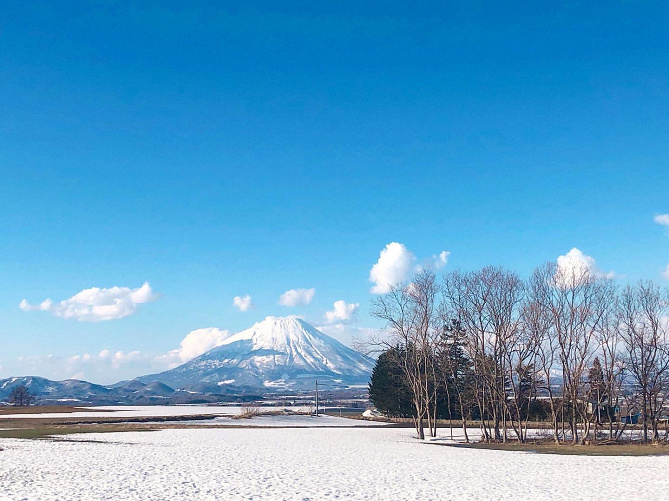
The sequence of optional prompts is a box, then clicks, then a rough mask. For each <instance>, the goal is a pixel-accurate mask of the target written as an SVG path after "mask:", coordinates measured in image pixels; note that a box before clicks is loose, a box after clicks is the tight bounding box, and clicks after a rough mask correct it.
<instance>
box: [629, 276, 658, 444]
mask: <svg viewBox="0 0 669 501" xmlns="http://www.w3.org/2000/svg"><path fill="white" fill-rule="evenodd" d="M668 300H669V296H668V295H667V292H666V291H664V292H663V291H661V290H660V288H659V287H658V286H657V285H655V284H654V283H653V282H639V283H638V284H637V285H636V286H634V287H631V286H627V287H626V288H625V289H624V290H623V292H622V294H621V296H620V300H619V303H618V304H619V306H618V328H619V332H620V337H621V338H622V340H623V342H624V344H625V351H626V355H627V369H628V371H629V373H630V376H631V379H632V381H633V383H634V384H635V390H636V392H637V393H638V396H639V400H640V408H641V414H642V418H643V440H644V442H648V441H649V435H648V432H649V430H648V428H649V426H650V428H651V438H652V440H653V441H657V440H659V430H658V423H659V419H660V417H661V416H660V415H661V412H662V408H663V404H664V401H665V398H666V395H667V390H668V389H669V388H668V386H669V346H668V344H667V341H668V339H667V336H668V328H667V324H666V319H667V317H668V316H669V308H668V306H667V305H668Z"/></svg>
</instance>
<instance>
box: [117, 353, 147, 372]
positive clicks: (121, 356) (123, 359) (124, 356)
mask: <svg viewBox="0 0 669 501" xmlns="http://www.w3.org/2000/svg"><path fill="white" fill-rule="evenodd" d="M141 357H142V355H141V353H140V352H139V351H137V350H135V351H131V352H128V353H124V352H123V351H117V352H116V353H114V356H113V357H112V358H111V364H112V367H114V368H115V369H118V368H119V367H120V366H122V365H125V364H128V363H130V362H135V361H136V360H139V359H140V358H141Z"/></svg>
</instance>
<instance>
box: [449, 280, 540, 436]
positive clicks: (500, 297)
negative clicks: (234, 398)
mask: <svg viewBox="0 0 669 501" xmlns="http://www.w3.org/2000/svg"><path fill="white" fill-rule="evenodd" d="M444 283H445V295H446V300H447V302H448V308H449V310H450V311H452V312H453V314H454V315H455V316H456V318H457V320H458V322H460V324H461V326H462V328H463V330H464V332H465V333H466V336H465V337H466V343H465V346H466V349H467V354H468V356H469V358H470V359H471V360H472V362H473V364H474V375H475V377H474V381H475V387H476V391H475V393H474V395H475V398H476V403H477V407H478V409H479V413H480V417H481V432H482V433H481V434H482V438H483V440H485V441H487V442H490V441H506V439H507V424H510V425H511V427H512V428H513V429H514V430H515V432H516V435H517V436H518V438H519V439H521V435H522V432H521V427H520V418H519V414H518V412H517V411H518V409H517V408H515V409H514V407H513V406H511V405H510V403H509V400H508V399H507V396H508V393H507V392H508V390H509V383H510V382H511V383H512V386H513V388H514V390H513V391H515V388H516V386H515V381H517V380H518V378H517V376H518V374H517V373H516V372H515V371H516V369H518V368H520V367H521V366H522V365H523V363H524V362H525V361H526V358H527V350H526V348H525V346H524V345H523V343H524V340H523V336H522V332H521V323H520V315H519V308H520V304H521V300H522V298H523V294H524V284H523V282H522V281H521V279H520V278H519V277H518V276H517V275H516V274H514V273H512V272H509V271H507V270H504V269H502V268H495V267H486V268H483V269H481V270H479V271H476V272H469V273H464V274H463V273H460V272H457V271H456V272H452V273H450V274H448V275H447V276H446V277H445V278H444ZM516 396H518V397H519V394H518V392H517V391H516ZM516 401H518V400H516Z"/></svg>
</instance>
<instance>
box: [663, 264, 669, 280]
mask: <svg viewBox="0 0 669 501" xmlns="http://www.w3.org/2000/svg"><path fill="white" fill-rule="evenodd" d="M662 276H663V277H664V278H666V279H667V280H669V264H668V265H667V267H666V268H665V270H664V271H663V272H662Z"/></svg>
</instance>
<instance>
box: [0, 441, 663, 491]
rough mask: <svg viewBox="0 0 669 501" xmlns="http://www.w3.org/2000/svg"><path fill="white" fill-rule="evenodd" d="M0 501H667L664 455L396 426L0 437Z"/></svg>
mask: <svg viewBox="0 0 669 501" xmlns="http://www.w3.org/2000/svg"><path fill="white" fill-rule="evenodd" d="M0 447H2V448H3V449H4V450H3V451H0V498H1V499H35V500H50V499H86V500H96V499H160V500H163V499H189V500H191V499H194V500H197V499H211V500H214V499H245V500H249V499H258V500H260V499H262V500H268V499H269V500H275V499H276V500H284V499H285V500H292V499H299V500H305V499H313V500H320V499H393V500H395V499H415V500H427V499H551V500H558V499H570V500H574V499H605V500H611V499H663V498H664V499H669V477H668V476H667V474H666V472H667V470H668V469H669V457H667V456H662V457H592V456H560V455H544V454H530V453H523V452H504V451H492V450H481V449H463V448H454V447H443V446H439V445H435V444H431V443H421V442H420V441H418V440H416V439H414V438H413V437H412V430H410V429H397V428H310V429H297V428H274V429H268V428H265V429H260V428H248V429H231V428H219V429H210V428H207V429H204V428H196V429H170V430H161V431H155V432H131V433H113V434H85V435H83V434H82V435H72V436H69V437H67V440H66V441H28V440H14V439H2V440H0Z"/></svg>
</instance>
